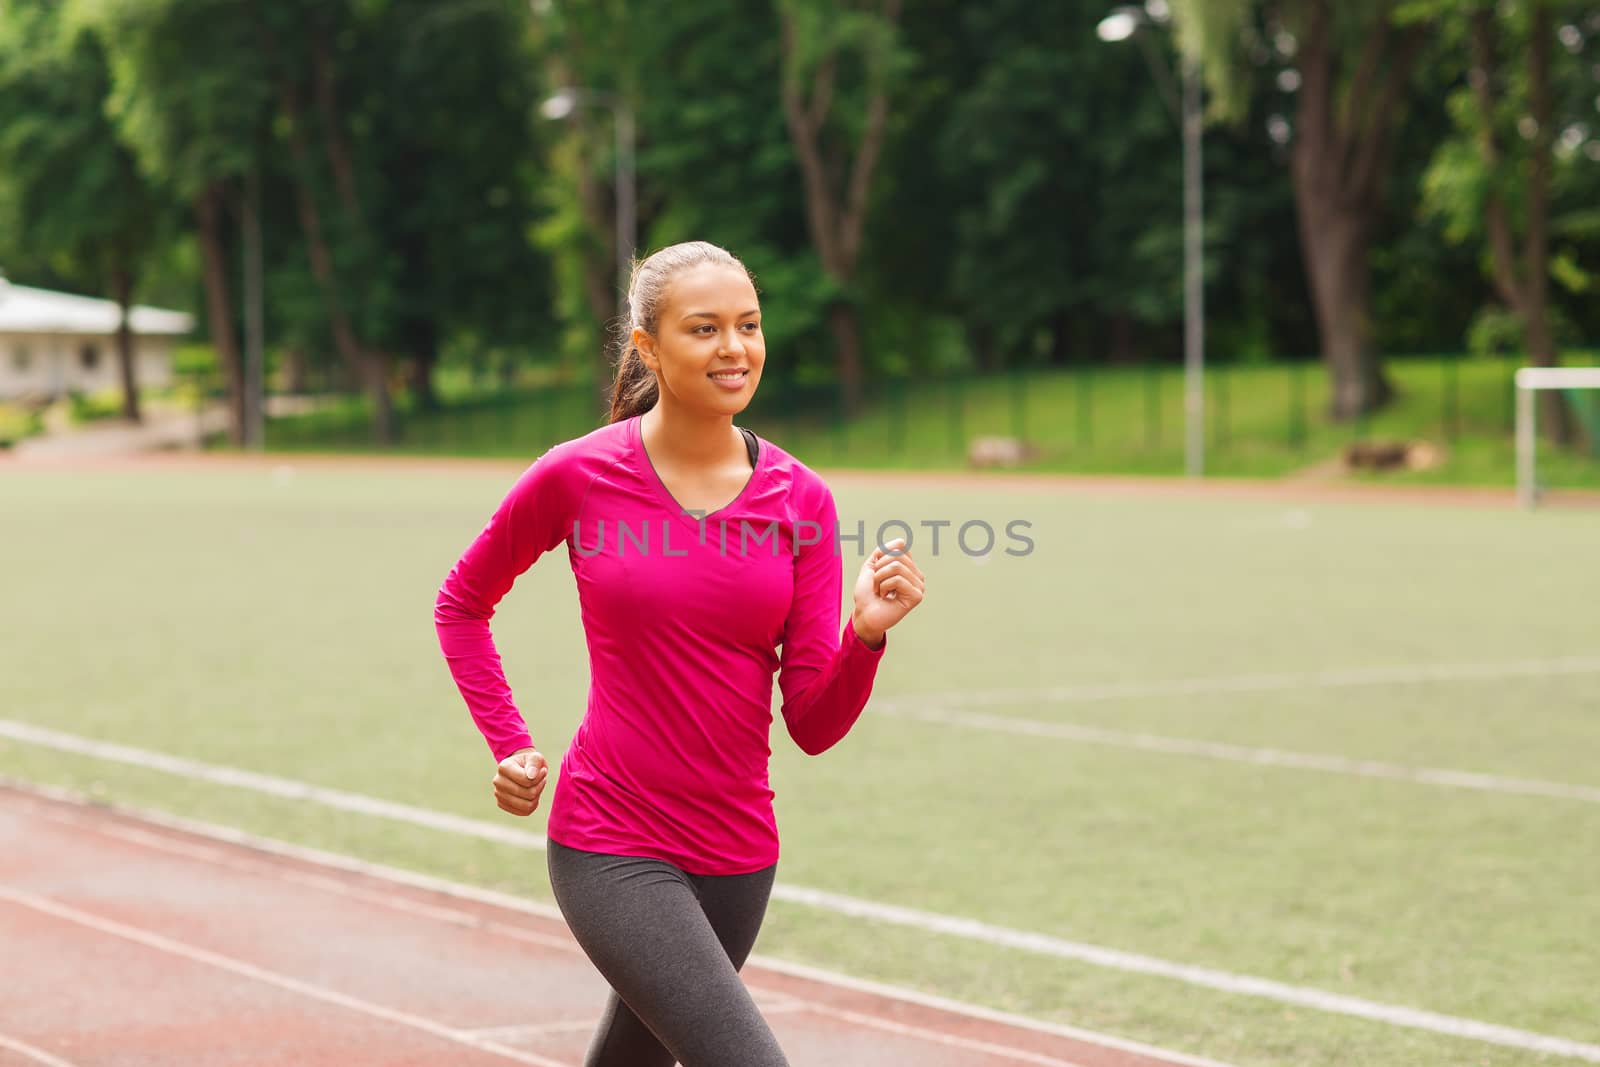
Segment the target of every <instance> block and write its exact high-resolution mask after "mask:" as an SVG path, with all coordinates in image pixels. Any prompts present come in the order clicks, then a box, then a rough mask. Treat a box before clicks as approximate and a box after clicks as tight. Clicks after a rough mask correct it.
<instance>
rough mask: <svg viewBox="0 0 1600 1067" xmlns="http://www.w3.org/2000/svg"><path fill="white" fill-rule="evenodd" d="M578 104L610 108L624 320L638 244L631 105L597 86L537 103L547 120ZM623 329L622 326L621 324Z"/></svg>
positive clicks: (620, 303) (562, 115)
mask: <svg viewBox="0 0 1600 1067" xmlns="http://www.w3.org/2000/svg"><path fill="white" fill-rule="evenodd" d="M579 104H595V105H598V106H601V107H609V108H611V111H612V115H613V117H614V119H615V121H614V122H613V125H614V126H615V127H616V137H617V179H616V186H617V237H616V240H617V250H616V255H617V311H618V314H619V315H620V316H621V317H622V319H623V322H624V323H626V322H627V321H628V319H627V315H628V276H629V274H630V273H631V272H632V268H633V250H634V248H635V247H636V245H637V243H638V235H637V233H636V231H637V229H638V207H637V204H638V194H637V191H636V189H635V179H634V164H633V156H634V141H635V133H634V125H633V108H631V107H629V106H628V102H627V101H626V100H624V99H623V98H622V97H621V96H619V95H618V94H616V93H608V92H602V91H600V90H598V89H562V90H560V91H559V92H557V93H556V94H555V95H554V96H552V97H550V98H549V99H548V100H546V101H545V102H544V103H543V104H541V105H539V113H540V114H541V115H543V116H544V117H545V118H547V119H556V120H560V119H564V118H566V117H567V116H569V115H571V114H572V112H573V110H574V109H575V108H576V107H577V106H578V105H579ZM624 328H626V326H624Z"/></svg>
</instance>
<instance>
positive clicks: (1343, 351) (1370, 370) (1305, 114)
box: [1290, 0, 1426, 420]
mask: <svg viewBox="0 0 1600 1067" xmlns="http://www.w3.org/2000/svg"><path fill="white" fill-rule="evenodd" d="M1305 19H1306V21H1305V26H1304V30H1303V32H1302V33H1301V35H1300V51H1299V64H1300V72H1301V85H1300V90H1299V93H1298V97H1299V100H1298V103H1297V110H1296V115H1295V128H1294V148H1293V150H1292V153H1291V156H1290V171H1291V174H1292V176H1293V181H1294V192H1295V213H1296V216H1297V218H1298V220H1299V229H1300V248H1301V255H1302V256H1303V257H1304V259H1305V267H1306V276H1307V279H1308V280H1309V283H1310V286H1311V300H1312V304H1313V306H1314V308H1315V311H1316V319H1317V333H1318V337H1319V340H1320V342H1321V347H1322V357H1323V360H1324V361H1325V362H1326V364H1327V366H1328V371H1329V376H1330V378H1331V380H1332V385H1333V389H1332V394H1333V399H1332V403H1331V405H1330V414H1331V415H1332V417H1333V418H1335V419H1339V420H1347V419H1353V418H1357V417H1359V416H1361V415H1363V414H1366V413H1367V412H1369V411H1373V410H1375V409H1377V408H1379V407H1382V406H1383V405H1384V404H1385V403H1387V402H1388V400H1389V398H1390V397H1391V396H1393V394H1394V390H1393V388H1392V387H1391V386H1390V385H1389V382H1388V380H1387V378H1386V377H1385V376H1384V374H1383V368H1382V367H1381V365H1380V364H1379V362H1378V357H1377V354H1376V353H1375V352H1373V350H1372V271H1371V264H1370V263H1369V262H1368V252H1369V248H1370V243H1371V237H1372V232H1373V230H1374V228H1375V227H1376V224H1377V219H1378V214H1379V211H1380V210H1381V208H1382V204H1383V195H1382V194H1383V187H1384V180H1385V178H1386V176H1387V173H1388V164H1389V154H1390V147H1391V142H1392V140H1393V136H1394V130H1395V127H1396V125H1397V124H1398V120H1399V114H1400V111H1401V107H1402V104H1403V102H1404V92H1405V87H1406V84H1407V82H1408V81H1409V80H1410V75H1411V70H1412V68H1413V67H1414V66H1415V64H1416V60H1417V56H1418V55H1419V54H1420V52H1421V49H1422V45H1423V43H1424V42H1425V40H1426V36H1425V30H1424V28H1422V27H1420V26H1412V27H1409V28H1407V29H1404V30H1400V31H1398V32H1397V31H1395V29H1394V28H1393V27H1392V26H1391V25H1390V23H1389V15H1388V13H1387V11H1384V12H1380V14H1379V15H1378V16H1377V17H1376V20H1375V21H1374V22H1373V23H1372V25H1371V26H1370V27H1369V28H1368V30H1367V34H1366V37H1365V39H1364V40H1363V41H1362V43H1361V48H1360V54H1359V55H1358V56H1357V57H1355V60H1354V62H1353V63H1349V64H1346V66H1347V67H1348V68H1349V69H1348V70H1347V71H1346V74H1345V77H1344V82H1345V84H1346V91H1345V92H1343V93H1340V92H1338V91H1337V90H1336V88H1335V81H1336V80H1337V79H1338V77H1339V67H1340V65H1341V59H1342V58H1343V57H1341V55H1340V53H1339V48H1338V45H1337V44H1336V43H1335V39H1334V28H1333V24H1334V5H1333V3H1332V2H1331V0H1310V2H1309V3H1307V4H1306V5H1305ZM1385 58H1387V60H1388V62H1387V64H1386V65H1385V63H1384V62H1383V61H1384V59H1385Z"/></svg>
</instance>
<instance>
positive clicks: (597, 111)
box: [0, 0, 1600, 485]
mask: <svg viewBox="0 0 1600 1067" xmlns="http://www.w3.org/2000/svg"><path fill="white" fill-rule="evenodd" d="M0 11H3V13H4V14H3V20H0V101H3V102H4V106H3V107H0V270H3V271H4V273H5V276H6V278H7V279H9V286H8V289H7V291H6V296H5V297H4V298H3V299H0V440H3V441H4V442H5V443H6V444H7V445H11V446H18V445H21V444H23V443H24V442H26V440H27V439H28V438H30V437H37V436H40V435H43V434H46V433H47V432H49V431H51V430H53V429H54V430H64V429H68V428H71V427H74V426H84V425H87V424H90V423H94V422H96V421H97V420H99V421H100V422H101V425H100V426H99V427H98V428H100V429H107V428H109V426H110V424H111V422H113V421H115V420H140V422H141V424H143V423H145V422H147V421H148V420H150V419H151V418H153V417H166V418H168V419H169V420H170V419H171V418H172V417H174V412H183V413H185V414H188V415H190V416H193V418H191V419H189V420H188V421H187V423H185V424H184V425H183V426H180V427H178V428H176V429H173V430H172V431H171V433H169V434H167V435H166V437H165V438H163V439H164V440H165V439H169V438H170V437H171V436H172V435H173V434H179V435H183V434H189V435H190V436H198V437H200V438H202V439H203V440H204V443H205V444H206V445H208V446H210V447H235V448H237V447H254V448H260V447H265V448H269V449H301V448H328V447H335V448H340V449H362V450H365V449H387V450H407V451H443V452H450V453H460V454H498V455H504V456H517V455H527V454H529V453H530V451H532V452H535V453H536V452H537V451H538V450H539V449H540V448H541V447H543V446H544V445H546V444H548V443H550V442H552V441H554V440H557V439H560V438H562V437H565V436H572V435H574V434H575V433H579V432H582V431H583V430H585V429H588V428H591V427H592V426H593V425H595V423H596V420H597V418H598V417H599V413H600V412H601V410H602V404H603V393H604V388H605V384H606V383H607V382H608V381H609V376H610V358H611V353H610V351H609V350H608V342H609V341H610V340H611V339H612V338H613V336H614V334H613V330H614V327H615V325H616V323H617V321H618V320H617V314H618V293H619V286H620V279H622V278H625V276H626V274H625V272H626V266H627V262H628V259H629V257H630V256H631V255H632V254H633V253H634V252H635V251H637V252H639V253H640V254H643V253H644V252H648V251H649V250H651V249H654V248H657V247H660V246H662V245H664V244H669V243H672V242H675V241H679V240H685V239H691V238H699V239H706V240H710V241H714V242H717V243H719V244H722V245H724V246H726V247H728V248H730V249H732V250H733V251H734V252H735V253H737V254H738V255H740V256H741V257H743V258H744V259H745V261H746V262H747V263H748V265H749V266H750V267H751V269H752V270H753V271H754V273H755V275H756V277H757V281H758V284H759V285H760V287H761V289H762V292H763V294H764V297H765V303H766V309H765V310H766V313H767V335H768V344H769V353H770V356H771V362H770V363H769V365H768V370H767V373H766V377H765V378H764V380H763V385H762V388H761V390H760V392H759V394H758V397H757V399H756V401H755V403H754V405H753V407H752V409H751V411H750V413H749V420H748V421H750V422H751V423H752V425H754V426H756V427H757V428H758V429H767V430H768V431H769V432H771V433H773V434H774V435H777V434H779V433H782V434H785V435H787V439H789V440H792V441H795V442H797V447H799V448H801V449H802V450H803V451H805V452H807V453H808V454H810V455H813V456H817V457H819V458H822V457H826V458H828V459H830V460H832V461H834V462H838V463H848V464H850V465H860V466H898V467H905V466H927V465H934V466H950V465H961V464H965V463H971V462H980V463H983V462H994V463H1000V462H1006V463H1011V464H1016V465H1024V466H1031V467H1035V468H1040V469H1055V470H1084V471H1127V472H1141V473H1175V472H1179V471H1185V470H1186V471H1188V472H1189V473H1191V474H1195V473H1201V472H1205V473H1218V474H1234V475H1279V474H1286V473H1290V472H1302V473H1307V472H1309V473H1321V474H1329V473H1332V474H1344V473H1349V472H1351V471H1355V472H1357V473H1360V472H1362V471H1364V470H1367V469H1371V468H1385V467H1387V468H1390V472H1389V474H1388V475H1386V476H1387V477H1391V478H1399V479H1404V480H1413V481H1416V480H1431V481H1453V482H1469V483H1488V484H1500V485H1506V484H1509V482H1510V480H1511V478H1512V464H1513V453H1512V446H1511V441H1512V430H1513V425H1514V421H1515V411H1514V409H1515V401H1514V397H1513V390H1512V388H1511V375H1512V373H1513V371H1514V369H1515V368H1516V367H1517V366H1520V365H1525V364H1530V365H1559V364H1561V363H1563V362H1565V363H1568V364H1579V365H1583V364H1590V363H1593V362H1594V361H1595V351H1596V350H1595V346H1596V344H1597V343H1600V301H1597V300H1596V299H1595V296H1594V293H1595V289H1596V286H1597V285H1600V280H1597V279H1600V273H1597V272H1600V207H1597V206H1596V205H1597V204H1600V41H1597V38H1600V10H1595V9H1594V8H1593V6H1592V5H1588V4H1584V3H1574V2H1557V0H1550V2H1531V0H1514V2H1502V3H1475V2H1471V0H1408V2H1406V3H1393V2H1375V0H1361V2H1355V3H1348V4H1332V3H1321V2H1311V0H1303V2H1301V0H1296V2H1275V3H1265V2H1250V0H1208V2H1201V0H1189V2H1187V3H1184V2H1171V3H1169V2H1167V0H1150V2H1148V3H1146V4H1144V5H1142V6H1129V5H1122V6H1117V5H1113V4H1109V3H1105V2H1085V0H1052V2H1050V3H1045V4H1040V3H1033V2H1026V0H985V2H984V3H981V4H972V3H962V2H954V0H952V2H942V0H923V2H917V3H902V2H900V0H880V2H874V3H867V2H861V3H848V2H844V0H694V2H690V3H664V2H649V0H631V2H624V0H589V2H585V3H559V2H556V0H532V2H531V3H523V2H517V0H471V2H468V0H336V2H325V0H317V2H305V3H296V2H280V3H271V4H266V3H249V2H240V0H126V2H118V0H67V2H62V0H6V2H5V4H4V5H3V6H0ZM69 296H77V297H84V298H91V299H94V300H100V301H109V302H110V304H90V303H85V302H83V301H71V300H70V299H69ZM135 304H146V305H151V308H150V309H149V310H148V311H147V312H146V313H145V316H144V318H143V319H141V316H139V315H133V316H128V317H126V318H125V317H124V316H123V315H122V314H121V312H120V310H119V308H121V307H127V306H130V305H135ZM163 310H167V311H177V312H181V313H183V315H187V316H188V317H187V318H185V317H183V315H178V316H173V315H167V316H165V317H164V318H163V317H162V316H161V314H160V312H161V311H163ZM124 322H127V323H128V332H127V333H126V334H124V333H122V332H120V328H121V326H122V324H123V323H124ZM1596 396H1600V393H1595V392H1592V391H1591V392H1584V393H1579V392H1571V393H1562V392H1550V393H1548V394H1546V395H1544V397H1543V398H1542V400H1541V403H1543V404H1544V405H1545V406H1544V407H1543V408H1542V409H1541V411H1540V413H1539V414H1540V422H1541V425H1542V428H1543V430H1544V433H1545V434H1546V439H1547V444H1546V446H1545V447H1544V449H1543V451H1542V454H1541V463H1542V464H1544V471H1545V474H1546V477H1547V478H1548V479H1549V480H1550V481H1551V483H1552V484H1574V485H1597V484H1600V477H1597V475H1596V464H1595V447H1596V446H1595V442H1596V441H1597V440H1600V432H1597V430H1600V402H1597V401H1595V400H1594V397H1596ZM779 423H781V428H780V426H779V425H777V424H779ZM147 436H148V435H147ZM997 438H999V439H1003V440H996V439H997ZM107 439H109V438H107ZM28 447H31V448H35V449H37V448H40V447H42V446H41V444H40V442H37V441H35V442H33V443H32V444H31V445H30V446H28Z"/></svg>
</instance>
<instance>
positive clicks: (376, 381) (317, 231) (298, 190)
mask: <svg viewBox="0 0 1600 1067" xmlns="http://www.w3.org/2000/svg"><path fill="white" fill-rule="evenodd" d="M282 99H283V107H284V116H285V118H287V120H288V123H287V125H288V141H289V150H290V153H291V154H292V155H293V156H294V161H295V164H296V169H297V170H298V171H299V173H298V174H297V175H296V176H295V180H294V189H295V202H296V204H297V206H298V209H299V214H300V228H301V229H302V230H303V231H304V233H305V236H306V253H307V255H308V256H309V257H310V259H311V273H312V275H313V276H314V277H315V278H316V280H317V287H318V288H319V289H320V290H321V291H322V297H323V301H324V303H325V304H326V306H327V310H328V321H329V324H330V326H331V327H332V330H333V343H334V346H335V347H336V348H338V350H339V354H340V356H341V357H343V359H344V361H345V363H346V364H347V365H348V366H349V367H350V369H351V371H352V373H353V374H355V375H356V376H357V378H358V379H359V380H360V381H361V382H362V384H363V385H364V386H365V388H366V390H367V395H368V397H369V398H370V399H371V401H372V430H373V438H374V440H375V441H376V443H378V444H380V445H388V444H392V443H393V442H394V432H395V427H394V404H393V400H392V398H391V397H390V394H389V367H388V363H389V361H388V357H387V356H386V355H385V354H384V353H383V352H378V351H370V350H368V349H367V347H366V346H365V345H363V344H362V343H361V339H360V338H359V337H358V336H357V335H356V331H355V326H354V324H353V323H352V322H351V321H350V316H349V314H348V313H347V312H346V311H345V308H344V302H343V300H342V299H341V298H340V290H339V283H338V276H337V274H336V273H335V270H334V263H333V252H332V249H331V248H330V247H329V245H328V241H327V237H326V235H325V233H324V231H323V227H322V214H321V212H320V211H318V209H317V201H316V190H314V189H313V188H312V187H311V178H310V156H311V153H310V151H309V149H308V148H307V147H306V143H305V133H304V130H303V129H302V126H301V122H300V108H299V104H298V102H297V101H296V99H295V96H294V92H293V90H292V89H291V88H289V87H287V86H285V87H284V88H283V91H282Z"/></svg>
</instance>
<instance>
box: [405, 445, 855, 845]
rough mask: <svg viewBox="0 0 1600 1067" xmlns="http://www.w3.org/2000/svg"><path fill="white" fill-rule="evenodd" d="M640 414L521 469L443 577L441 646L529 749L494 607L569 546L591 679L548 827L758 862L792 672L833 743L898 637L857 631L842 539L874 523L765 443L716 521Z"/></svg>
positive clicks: (471, 691) (484, 719) (502, 728)
mask: <svg viewBox="0 0 1600 1067" xmlns="http://www.w3.org/2000/svg"><path fill="white" fill-rule="evenodd" d="M639 418H640V417H639V416H637V415H636V416H633V417H631V418H628V419H624V420H621V421H619V422H615V423H610V424H608V425H605V426H602V427H600V428H599V429H597V430H593V431H591V432H590V433H588V434H586V435H584V436H583V437H579V438H576V439H573V440H570V441H564V442H562V443H561V444H558V445H555V446H554V447H552V448H550V449H549V450H548V451H546V452H545V453H544V454H543V455H541V456H540V457H539V458H538V459H537V460H535V461H534V463H533V464H532V466H530V467H528V469H527V470H525V471H524V472H523V473H522V475H521V477H520V478H518V480H517V482H516V483H515V485H513V486H512V488H511V490H510V492H509V493H507V495H506V496H505V498H504V499H503V500H502V501H501V503H500V505H499V507H498V508H497V509H496V510H495V512H494V514H493V516H492V517H491V518H490V519H489V522H488V524H487V525H486V526H484V528H483V529H482V531H481V532H480V533H479V534H478V535H477V537H476V539H474V540H473V542H472V544H471V545H470V546H469V547H468V548H467V550H466V552H465V553H464V554H463V555H462V556H461V558H460V560H459V561H458V562H457V563H456V564H455V566H454V567H453V568H452V569H451V570H450V573H449V575H448V577H446V579H445V581H444V585H443V586H442V588H440V590H439V594H438V597H437V599H436V601H435V604H434V624H435V627H436V629H437V631H438V637H439V646H440V648H441V650H442V651H443V653H444V656H445V659H446V661H447V662H448V663H449V667H450V672H451V675H452V676H453V677H454V679H455V682H456V685H457V687H458V688H459V689H460V691H461V695H462V696H463V697H464V698H465V699H466V702H467V707H468V709H469V710H470V711H471V713H472V717H473V720H474V721H475V722H476V723H477V725H478V729H479V730H480V731H481V732H482V734H483V736H484V739H485V740H486V741H487V742H488V744H489V748H490V750H491V751H492V752H493V754H494V757H495V759H496V760H500V759H504V758H505V757H506V756H508V755H510V754H511V753H513V752H515V751H517V750H518V749H521V748H526V747H529V746H530V745H531V744H532V739H531V738H530V736H529V733H528V729H527V726H526V723H525V721H524V719H523V716H522V714H521V712H520V711H519V710H518V709H517V705H516V703H515V702H514V701H513V699H512V695H511V690H510V687H509V686H508V685H507V683H506V678H505V673H504V671H503V669H502V667H501V662H500V656H499V653H498V651H497V650H496V648H495V644H494V639H493V637H492V636H491V634H490V631H489V620H490V619H491V618H492V617H493V615H494V611H495V606H496V605H497V604H498V603H499V601H500V599H501V598H502V597H503V596H504V595H505V594H506V593H507V591H509V590H510V588H511V586H512V584H513V582H515V580H516V579H517V577H518V576H519V575H521V574H522V573H523V572H524V571H526V570H527V569H528V568H529V567H530V566H532V565H533V563H534V561H535V560H537V559H538V558H539V557H540V556H541V555H543V554H544V553H545V552H547V551H550V550H551V549H553V548H555V546H556V545H559V544H563V543H564V544H565V545H566V547H567V558H568V561H569V562H570V564H571V566H572V573H573V575H574V577H575V578H576V580H577V585H578V600H579V604H580V607H581V614H582V619H583V627H584V633H585V639H586V643H587V645H588V650H589V674H590V682H589V696H588V704H587V708H586V710H585V713H584V717H583V721H582V722H581V723H580V724H579V726H578V729H577V733H576V734H575V736H574V737H573V739H572V744H571V745H570V746H569V747H568V749H567V752H566V755H565V757H564V758H563V759H562V761H561V772H560V775H559V778H558V780H557V783H556V787H555V794H554V798H553V799H552V801H551V806H550V818H549V825H548V834H549V837H550V838H551V839H552V840H554V841H556V842H558V843H560V844H563V845H566V846H568V847H569V848H577V849H584V850H586V851H591V852H607V853H612V854H615V855H627V856H649V857H654V858H657V859H663V860H666V861H668V862H670V863H673V864H676V865H677V866H679V867H680V868H682V869H683V870H686V871H689V872H691V873H694V874H745V873H749V872H751V871H756V870H760V869H762V868H764V867H767V866H769V865H771V864H773V863H775V862H777V859H778V830H777V822H776V820H775V818H774V816H773V809H772V798H773V792H772V789H771V788H770V786H769V784H768V762H769V760H770V758H771V755H772V750H771V747H770V743H769V731H770V727H771V724H772V682H773V674H774V672H776V673H777V680H778V687H779V689H780V690H781V692H782V695H783V701H782V705H781V708H782V715H783V720H784V723H785V724H786V726H787V727H788V731H789V734H790V736H791V737H793V738H794V740H795V742H796V743H797V744H798V745H799V746H800V747H801V748H802V749H803V750H805V751H806V752H808V753H812V754H816V753H820V752H822V751H824V750H826V749H828V748H829V747H831V746H832V745H834V744H835V743H836V742H838V740H839V739H840V738H842V737H843V736H844V735H845V734H846V733H847V732H848V731H849V729H850V727H851V726H852V725H853V724H854V723H855V721H856V719H857V717H858V716H859V715H860V713H861V709H862V708H863V707H864V706H865V704H866V701H867V697H868V695H869V694H870V693H871V690H872V682H873V679H874V677H875V675H876V673H877V668H878V663H879V661H880V660H881V659H882V657H883V653H884V650H885V649H886V648H887V641H885V643H884V644H882V645H879V647H878V648H877V649H872V648H870V647H869V646H868V645H867V644H866V643H865V642H863V641H862V640H861V638H860V637H859V636H858V635H857V634H856V632H855V629H854V627H853V626H851V625H849V624H846V625H845V626H844V628H843V630H842V632H841V629H840V601H841V595H842V591H843V580H844V579H843V574H844V570H843V559H842V554H841V547H842V543H852V542H853V543H855V544H857V545H858V546H859V545H861V544H862V537H861V534H860V532H859V530H860V527H859V526H858V527H857V529H856V530H843V531H841V530H840V528H839V523H838V515H837V511H836V508H835V504H834V499H833V493H832V492H831V491H830V490H829V488H828V486H827V484H826V483H825V482H824V481H823V480H822V478H821V477H820V476H818V475H817V474H816V473H815V472H814V471H812V470H811V469H810V468H808V467H806V466H805V465H804V464H803V463H801V462H800V461H799V460H797V459H795V458H794V457H793V456H791V455H789V454H788V453H786V452H784V451H783V450H782V449H780V448H778V447H777V446H775V445H773V444H771V443H770V442H768V441H766V440H765V439H761V440H760V453H759V456H758V458H757V463H756V469H755V470H754V471H753V472H752V473H751V476H750V480H749V481H748V482H747V483H746V485H745V487H744V489H743V490H742V491H741V492H740V493H739V495H738V496H737V497H736V498H735V499H734V500H733V501H732V502H730V503H729V504H727V505H726V506H724V507H722V508H720V509H718V510H716V511H714V512H711V513H710V514H709V515H706V516H704V517H700V516H698V515H696V514H695V513H693V512H687V511H684V510H683V509H682V508H681V507H680V506H679V505H678V503H677V502H676V501H675V500H674V499H673V497H672V495H671V493H670V492H668V490H667V488H666V486H665V485H664V484H663V483H662V481H661V479H660V477H659V476H658V475H657V474H656V471H655V468H654V467H653V466H652V465H651V463H650V459H649V456H648V455H647V454H646V452H645V449H644V445H643V443H642V441H641V437H640V431H639ZM841 535H842V536H841ZM780 645H781V646H782V653H781V654H780V653H779V651H778V646H780Z"/></svg>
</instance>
